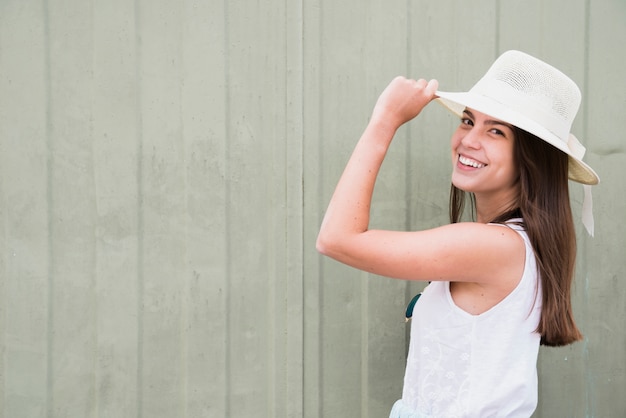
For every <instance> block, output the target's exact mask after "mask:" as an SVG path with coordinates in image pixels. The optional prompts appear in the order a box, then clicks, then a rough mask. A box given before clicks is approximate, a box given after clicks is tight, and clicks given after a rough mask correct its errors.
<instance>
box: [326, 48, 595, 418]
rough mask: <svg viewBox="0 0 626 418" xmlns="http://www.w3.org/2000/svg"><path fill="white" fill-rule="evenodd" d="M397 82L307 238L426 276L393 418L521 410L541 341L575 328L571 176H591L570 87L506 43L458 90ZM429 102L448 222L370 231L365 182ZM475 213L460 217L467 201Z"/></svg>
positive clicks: (379, 268)
mask: <svg viewBox="0 0 626 418" xmlns="http://www.w3.org/2000/svg"><path fill="white" fill-rule="evenodd" d="M437 87H438V83H437V81H436V80H431V81H426V80H423V79H420V80H409V79H406V78H403V77H398V78H396V79H394V80H393V81H392V82H391V83H390V84H389V86H388V87H387V88H386V89H385V90H384V91H383V93H382V94H381V95H380V97H379V99H378V101H377V103H376V106H375V107H374V110H373V112H372V117H371V119H370V122H369V124H368V126H367V127H366V129H365V131H364V132H363V135H362V136H361V138H360V140H359V142H358V143H357V145H356V147H355V149H354V151H353V154H352V156H351V158H350V160H349V161H348V163H347V165H346V168H345V170H344V172H343V174H342V176H341V178H340V180H339V183H338V184H337V187H336V189H335V192H334V194H333V196H332V198H331V201H330V203H329V206H328V209H327V211H326V215H325V217H324V220H323V222H322V226H321V228H320V232H319V236H318V240H317V248H318V250H319V251H320V252H321V253H322V254H325V255H327V256H329V257H332V258H334V259H336V260H338V261H341V262H343V263H345V264H348V265H350V266H353V267H355V268H358V269H361V270H364V271H368V272H371V273H375V274H377V275H383V276H387V277H391V278H398V279H405V280H423V281H429V282H431V284H429V285H428V286H427V287H426V289H425V291H424V292H423V295H422V297H421V298H420V299H419V301H418V302H417V303H416V304H415V307H414V315H413V322H412V324H411V342H410V346H409V355H408V358H407V367H406V372H405V380H404V390H403V394H402V399H400V400H399V401H398V402H396V404H394V406H393V409H392V411H391V416H392V417H418V416H419V417H442V416H455V417H478V416H507V417H510V416H516V417H517V416H520V417H522V416H530V415H531V414H532V412H533V411H534V409H535V407H536V405H537V370H536V362H537V354H538V348H539V345H540V343H543V344H546V345H565V344H570V343H572V342H574V341H577V340H579V339H580V338H581V334H580V332H579V331H578V329H577V327H576V324H575V323H574V318H573V315H572V309H571V301H570V288H571V283H572V280H573V273H574V261H575V255H576V246H575V245H576V244H575V235H574V226H573V221H572V213H571V208H570V205H569V191H568V177H569V178H570V179H571V180H574V181H577V182H581V183H583V184H595V183H597V182H598V181H599V180H598V176H597V175H596V173H595V172H594V171H593V170H592V169H591V168H590V167H589V166H588V165H586V164H585V163H584V162H583V161H582V154H584V148H583V147H582V145H580V143H579V142H578V141H577V140H576V138H575V137H574V136H573V135H571V134H570V128H571V124H572V121H573V119H574V116H575V114H576V112H577V109H578V106H579V103H580V91H579V90H578V88H577V87H576V85H575V83H574V82H573V81H572V80H570V79H569V78H568V77H567V76H565V75H564V74H562V73H561V72H560V71H558V70H557V69H555V68H553V67H551V66H549V65H548V64H546V63H544V62H542V61H540V60H538V59H536V58H533V57H531V56H529V55H527V54H524V53H522V52H519V51H508V52H506V53H504V54H503V55H502V56H500V57H499V58H498V60H496V62H494V64H493V65H492V66H491V68H490V69H489V71H488V72H487V73H486V74H485V76H484V77H483V78H482V79H481V80H480V81H479V82H478V83H477V84H476V85H475V86H474V87H473V88H472V89H471V90H470V91H469V92H466V93H446V92H441V91H437ZM433 99H438V100H439V101H440V102H442V103H443V104H444V105H445V106H446V107H448V108H449V109H450V110H451V111H453V112H454V113H455V114H457V115H459V117H460V119H461V120H460V124H459V127H458V128H457V130H456V131H455V132H454V134H453V135H452V139H451V156H452V177H451V180H452V181H451V182H452V186H451V194H450V220H451V223H450V224H449V225H443V226H440V227H437V228H433V229H428V230H420V231H406V232H402V231H383V230H371V229H369V216H370V206H371V200H372V194H373V191H374V184H375V182H376V177H377V175H378V172H379V169H380V167H381V164H382V162H383V160H384V158H385V155H386V153H387V150H388V148H389V146H390V144H391V141H392V139H393V137H394V135H395V132H396V130H397V129H398V128H399V127H400V126H401V125H402V124H404V123H406V122H408V121H410V120H411V119H413V118H414V117H416V116H417V115H418V114H419V113H420V112H421V111H422V109H423V108H424V107H425V106H426V105H427V104H428V103H429V102H431V101H432V100H433ZM468 197H469V201H470V202H471V204H472V207H471V209H472V211H473V212H472V213H473V214H475V219H474V221H473V222H460V219H461V214H462V213H463V211H464V206H465V203H466V201H468Z"/></svg>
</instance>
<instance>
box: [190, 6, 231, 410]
mask: <svg viewBox="0 0 626 418" xmlns="http://www.w3.org/2000/svg"><path fill="white" fill-rule="evenodd" d="M213 3H216V2H213ZM181 13H182V20H183V22H184V24H183V26H182V31H183V32H182V39H181V41H182V42H181V48H182V65H183V67H182V73H181V81H180V83H181V89H182V91H181V94H182V98H181V112H182V134H183V138H182V139H183V141H184V143H185V154H184V159H185V172H186V174H185V175H186V187H187V196H186V199H187V202H186V206H187V209H186V211H187V214H186V226H185V228H186V235H187V238H186V240H187V243H188V244H187V262H188V264H189V267H188V269H187V272H186V274H185V275H184V276H183V277H181V281H180V283H181V284H182V285H183V290H182V292H183V299H182V309H183V316H182V327H183V335H182V340H181V344H182V346H183V347H182V356H183V359H184V361H183V363H182V365H181V366H182V368H183V370H182V373H183V379H184V380H183V382H181V384H182V385H183V388H182V390H183V398H182V407H183V411H184V414H183V413H181V415H182V416H188V417H205V416H207V417H208V416H220V415H226V409H225V399H226V393H227V385H226V374H227V369H226V367H225V364H226V358H225V355H226V339H225V333H226V328H225V324H226V315H225V312H226V305H225V295H226V289H227V284H226V280H228V277H227V276H226V274H225V269H224V268H225V263H226V257H227V256H226V251H225V249H224V247H225V246H224V243H225V240H226V237H225V230H226V228H227V227H226V225H225V200H226V197H225V186H224V176H225V172H224V170H225V165H226V162H225V161H224V155H225V154H224V146H225V144H226V142H227V137H226V134H225V132H224V128H225V113H226V110H225V105H226V104H225V101H224V98H225V93H224V91H225V65H224V62H225V54H224V45H225V40H224V23H225V22H224V20H225V19H224V16H225V15H224V10H223V5H222V4H208V3H207V2H201V1H188V2H187V1H186V2H184V3H183V9H182V12H181ZM207 57H211V58H210V59H207Z"/></svg>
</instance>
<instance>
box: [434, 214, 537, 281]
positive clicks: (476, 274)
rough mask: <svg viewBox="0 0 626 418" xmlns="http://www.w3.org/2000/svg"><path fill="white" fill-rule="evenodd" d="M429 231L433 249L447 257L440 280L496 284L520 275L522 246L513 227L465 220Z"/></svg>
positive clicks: (521, 239) (523, 260) (524, 252)
mask: <svg viewBox="0 0 626 418" xmlns="http://www.w3.org/2000/svg"><path fill="white" fill-rule="evenodd" d="M431 231H432V234H433V241H434V242H435V243H436V244H435V248H434V250H433V251H434V252H435V253H439V254H440V256H442V257H445V258H446V260H447V261H448V262H447V263H445V265H444V264H442V265H441V269H442V275H444V276H445V279H444V280H450V281H463V282H475V283H485V284H500V283H502V280H503V279H504V278H509V279H506V280H507V281H511V280H512V281H515V279H519V278H521V274H522V273H523V269H524V262H525V259H526V249H525V244H524V240H523V238H522V237H521V236H520V234H519V233H518V232H517V231H515V230H514V229H513V228H510V227H508V226H506V225H501V224H481V223H474V222H467V223H457V224H451V225H446V226H443V227H441V228H437V229H435V230H431ZM446 242H447V243H448V244H445V243H446Z"/></svg>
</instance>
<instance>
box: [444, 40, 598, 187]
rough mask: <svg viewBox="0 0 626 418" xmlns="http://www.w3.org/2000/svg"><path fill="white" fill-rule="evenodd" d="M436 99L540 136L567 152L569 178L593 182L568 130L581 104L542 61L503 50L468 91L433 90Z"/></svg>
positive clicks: (567, 82) (571, 87) (570, 83)
mask: <svg viewBox="0 0 626 418" xmlns="http://www.w3.org/2000/svg"><path fill="white" fill-rule="evenodd" d="M436 94H437V96H439V99H438V100H439V101H440V102H441V103H442V104H443V105H444V106H445V107H447V108H448V109H449V110H450V111H452V112H453V113H455V114H457V115H459V116H460V115H461V114H462V113H463V110H464V109H465V108H466V107H468V108H471V109H474V110H476V111H478V112H481V113H484V114H486V115H489V116H491V117H493V118H496V119H499V120H501V121H503V122H507V123H509V124H511V125H513V126H516V127H518V128H520V129H522V130H524V131H527V132H530V133H531V134H533V135H535V136H537V137H538V138H541V139H543V140H544V141H546V142H547V143H549V144H551V145H553V146H554V147H556V148H558V149H559V150H561V151H563V152H564V153H566V154H567V155H568V156H569V164H568V167H569V178H570V180H573V181H576V182H579V183H583V184H598V182H599V181H600V178H599V177H598V175H597V174H596V172H595V171H594V170H593V169H592V168H591V167H589V166H588V165H587V164H586V163H584V162H583V160H582V159H583V156H584V155H585V147H584V146H583V145H582V144H581V143H580V142H579V141H578V139H576V137H575V136H574V135H572V134H571V133H570V129H571V127H572V122H573V121H574V117H575V116H576V112H577V111H578V107H579V106H580V99H581V95H580V90H579V89H578V86H577V85H576V83H574V81H572V80H571V79H570V78H569V77H567V76H566V75H565V74H563V73H562V72H561V71H559V70H557V69H556V68H554V67H552V66H551V65H549V64H546V63H545V62H543V61H541V60H539V59H537V58H535V57H532V56H530V55H528V54H525V53H523V52H520V51H507V52H505V53H503V54H502V55H501V56H500V57H499V58H498V59H497V60H496V61H495V62H494V63H493V65H492V66H491V68H489V70H488V71H487V73H486V74H485V75H484V76H483V78H481V79H480V80H479V81H478V82H477V83H476V84H475V85H474V87H472V88H471V90H470V91H468V92H463V93H449V92H443V91H438V92H437V93H436Z"/></svg>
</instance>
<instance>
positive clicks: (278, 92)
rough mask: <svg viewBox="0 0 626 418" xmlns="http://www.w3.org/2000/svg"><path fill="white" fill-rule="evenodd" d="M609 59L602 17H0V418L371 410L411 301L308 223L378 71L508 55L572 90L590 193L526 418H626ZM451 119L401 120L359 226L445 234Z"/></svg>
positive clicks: (3, 10) (313, 9) (141, 11)
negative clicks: (321, 242) (324, 250)
mask: <svg viewBox="0 0 626 418" xmlns="http://www.w3.org/2000/svg"><path fill="white" fill-rule="evenodd" d="M624 44H626V2H624V0H606V1H603V2H600V1H591V0H551V1H549V2H548V1H542V0H532V1H531V0H528V1H505V0H502V1H496V0H492V1H484V0H483V1H473V2H467V1H460V0H457V1H452V0H449V1H448V0H446V1H432V0H406V1H402V2H399V1H382V0H378V1H375V0H367V1H356V0H351V1H328V0H312V1H307V2H305V1H296V0H282V1H279V0H260V1H237V2H235V1H227V0H224V1H216V0H206V1H201V0H197V1H195V0H134V1H130V0H126V1H124V0H108V1H79V0H41V1H37V2H35V1H30V0H26V1H22V0H19V1H18V0H0V220H1V221H0V237H1V239H0V352H1V354H2V357H1V360H0V418H22V417H76V418H87V417H94V418H95V417H99V418H104V417H111V418H120V417H142V418H143V417H145V418H156V417H163V418H171V417H181V418H183V417H253V416H254V417H337V416H341V417H384V416H387V414H388V411H389V409H390V407H391V405H392V403H393V402H394V401H395V400H396V399H397V398H398V397H399V396H400V395H401V389H402V377H403V368H404V360H405V355H406V348H407V343H408V340H407V338H408V334H407V331H408V327H407V326H406V325H405V324H404V318H403V314H404V308H405V305H406V302H407V301H408V300H409V299H410V297H411V296H413V294H414V293H415V292H417V291H418V289H420V288H421V286H422V285H421V284H419V283H405V282H401V281H394V280H390V279H386V278H382V277H372V276H369V275H367V274H364V273H361V272H358V271H355V270H352V269H350V268H347V267H344V266H341V265H339V264H337V263H335V262H333V261H330V260H327V259H322V258H321V257H320V256H319V255H318V254H317V253H316V251H315V248H314V242H315V237H316V234H317V228H318V226H319V223H320V221H321V218H322V216H323V212H324V210H325V206H326V204H327V202H328V199H329V198H330V194H331V193H332V190H333V187H334V185H335V183H336V181H337V179H338V177H339V174H340V173H341V170H342V168H343V164H344V163H345V162H346V160H347V158H348V156H349V154H350V152H351V149H352V147H353V146H354V144H355V142H356V140H357V139H358V137H359V136H360V133H361V131H362V129H363V128H364V126H365V124H366V122H367V118H368V117H369V112H370V109H371V108H372V106H373V104H374V101H375V100H376V97H377V96H378V93H379V92H380V91H382V89H383V88H384V87H385V86H386V84H387V83H388V81H389V80H391V78H393V77H394V76H395V75H398V74H403V75H407V76H410V77H424V78H437V79H439V81H440V87H441V89H442V90H465V89H467V88H469V87H470V86H471V85H472V84H473V83H474V82H475V81H476V80H477V78H478V77H479V76H480V75H482V73H484V71H485V70H486V69H487V67H488V66H489V65H490V63H491V62H492V61H493V59H494V58H495V57H496V56H498V55H499V53H500V52H502V51H504V50H507V49H521V50H524V51H526V52H529V53H531V54H533V55H536V56H538V57H540V58H543V59H545V60H547V61H549V62H550V63H552V64H554V65H555V66H557V67H558V68H560V69H562V70H563V71H564V72H565V73H567V74H568V75H570V76H571V77H572V78H573V79H574V80H575V81H576V82H577V83H578V84H579V86H580V87H581V89H582V91H583V100H584V101H583V103H582V107H581V111H580V113H579V116H578V118H577V119H576V122H575V125H574V128H573V132H574V133H575V134H576V135H577V136H578V137H579V138H581V139H582V140H583V142H584V143H585V145H587V148H588V151H587V156H586V158H585V159H586V161H587V162H589V163H590V164H591V166H592V167H594V168H596V169H597V171H598V173H599V175H600V177H601V178H602V183H601V184H600V185H599V186H597V187H595V188H594V205H595V219H596V236H595V238H593V239H592V238H590V237H587V236H586V235H585V233H584V231H583V228H582V226H581V224H580V222H577V233H578V236H579V259H578V265H577V276H576V284H575V295H574V305H575V315H576V318H577V321H578V322H579V325H580V327H581V328H582V330H583V332H584V333H585V336H586V338H585V340H584V342H581V343H577V344H575V345H573V346H570V347H567V348H560V349H545V350H544V349H542V351H541V354H540V360H539V370H540V400H539V407H538V409H537V412H536V414H535V416H536V417H623V416H626V397H625V396H624V393H625V391H626V331H625V326H624V322H625V319H626V308H625V307H626V290H625V289H626V285H625V280H626V278H625V277H624V275H625V273H624V272H626V239H625V238H624V237H625V236H626V226H625V225H624V219H625V215H626V186H625V185H624V182H623V177H624V173H625V172H626V171H625V167H626V149H625V146H624V139H625V134H624V132H625V129H624V123H623V120H624V116H625V114H626V76H625V74H624V70H623V68H624V66H626V52H624V51H626V48H625V47H624ZM455 124H456V121H455V120H454V118H452V117H451V116H450V115H449V114H447V113H446V112H445V111H444V110H443V109H442V108H441V107H439V106H436V105H433V106H430V107H428V108H427V109H426V110H425V111H424V113H423V114H422V115H421V116H420V118H419V119H418V120H416V121H414V122H412V123H411V124H410V125H408V126H406V127H403V128H402V130H401V131H400V132H399V134H398V137H397V139H396V141H395V143H394V145H393V147H392V149H391V150H390V153H389V157H388V159H387V160H386V162H385V165H384V166H383V170H382V173H381V177H380V179H379V182H378V185H377V190H376V196H375V202H374V209H373V218H372V221H373V223H374V224H375V225H376V226H377V227H384V228H398V229H419V228H427V227H432V226H436V225H439V224H442V223H445V222H446V219H447V194H448V184H449V171H450V169H449V163H448V139H449V136H450V134H451V133H452V129H453V126H454V125H455ZM571 191H572V204H573V207H574V210H575V213H576V217H577V221H578V217H579V214H580V205H581V200H582V188H581V187H579V186H578V185H575V184H572V188H571Z"/></svg>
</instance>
